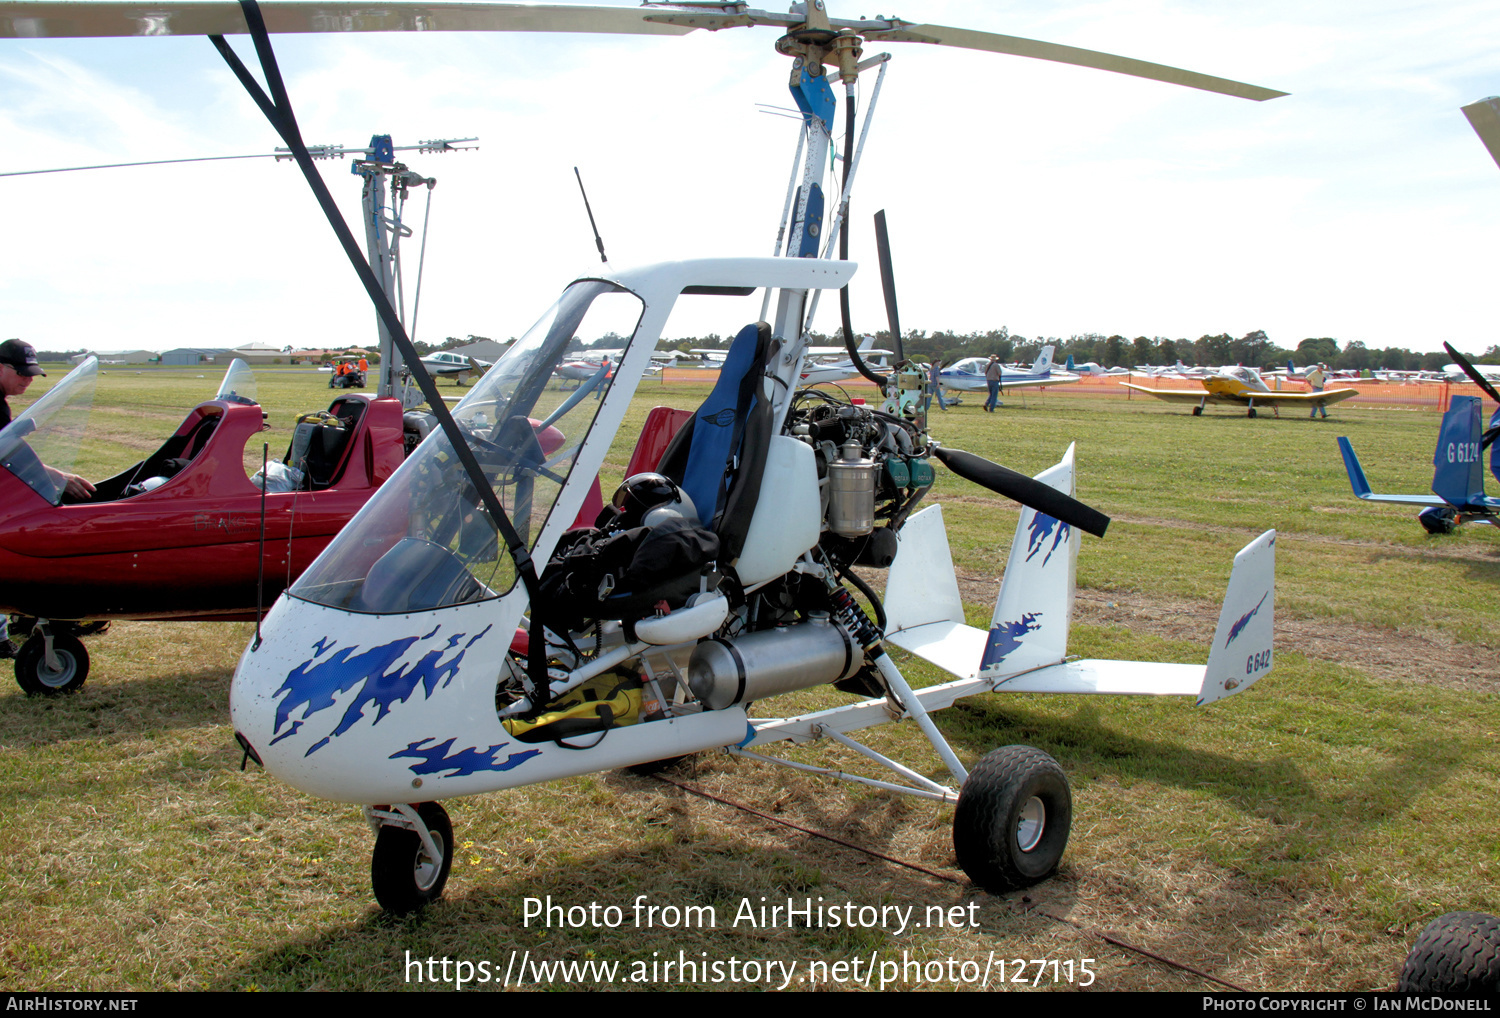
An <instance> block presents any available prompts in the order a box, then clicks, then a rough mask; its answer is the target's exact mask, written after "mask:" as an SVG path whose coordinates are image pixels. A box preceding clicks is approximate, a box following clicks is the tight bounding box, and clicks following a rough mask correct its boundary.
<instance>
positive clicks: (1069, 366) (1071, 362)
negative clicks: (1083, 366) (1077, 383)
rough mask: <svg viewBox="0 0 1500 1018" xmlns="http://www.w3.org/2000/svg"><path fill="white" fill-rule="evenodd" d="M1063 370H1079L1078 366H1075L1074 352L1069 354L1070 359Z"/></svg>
mask: <svg viewBox="0 0 1500 1018" xmlns="http://www.w3.org/2000/svg"><path fill="white" fill-rule="evenodd" d="M1063 370H1064V371H1067V372H1076V371H1077V370H1078V369H1077V368H1075V367H1074V366H1073V355H1072V354H1068V361H1067V363H1066V364H1064V365H1063Z"/></svg>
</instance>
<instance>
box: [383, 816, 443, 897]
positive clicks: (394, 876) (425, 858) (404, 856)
mask: <svg viewBox="0 0 1500 1018" xmlns="http://www.w3.org/2000/svg"><path fill="white" fill-rule="evenodd" d="M416 810H417V816H418V817H420V818H421V820H422V823H424V824H426V825H427V830H428V832H429V833H430V834H431V835H432V841H433V845H434V847H436V848H437V856H436V857H434V856H433V855H432V854H431V853H430V852H428V851H427V849H426V848H425V847H424V846H423V845H422V838H421V836H420V835H419V834H417V832H416V831H414V830H411V829H410V828H407V827H394V826H390V825H386V826H383V827H381V828H380V833H379V834H377V835H376V836H375V853H374V855H372V856H371V857H370V883H371V885H372V886H373V887H374V889H375V900H376V901H378V902H380V907H381V908H383V909H385V910H386V911H387V912H390V913H392V914H393V915H410V914H411V913H413V912H417V911H420V910H421V909H423V908H426V907H427V906H428V905H429V904H431V903H432V902H434V901H437V900H438V899H439V898H441V897H442V896H443V885H444V884H446V883H447V882H448V871H449V870H450V869H452V868H453V824H452V823H451V822H449V820H448V811H447V810H445V809H443V807H442V806H440V805H438V804H437V803H435V802H424V803H421V804H419V805H418V806H417V807H416Z"/></svg>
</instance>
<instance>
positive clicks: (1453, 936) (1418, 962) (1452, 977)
mask: <svg viewBox="0 0 1500 1018" xmlns="http://www.w3.org/2000/svg"><path fill="white" fill-rule="evenodd" d="M1397 991H1398V992H1400V993H1465V994H1475V993H1495V992H1500V919H1496V918H1495V917H1494V916H1492V915H1485V914H1484V913H1483V912H1449V913H1448V914H1447V915H1445V916H1438V917H1437V918H1436V919H1434V920H1433V921H1432V922H1430V923H1428V924H1427V928H1426V929H1425V930H1423V931H1422V935H1421V936H1419V937H1418V938H1417V942H1416V943H1415V944H1413V945H1412V946H1411V953H1410V954H1408V955H1407V956H1406V967H1405V968H1403V969H1402V970H1401V983H1400V985H1399V986H1398V987H1397Z"/></svg>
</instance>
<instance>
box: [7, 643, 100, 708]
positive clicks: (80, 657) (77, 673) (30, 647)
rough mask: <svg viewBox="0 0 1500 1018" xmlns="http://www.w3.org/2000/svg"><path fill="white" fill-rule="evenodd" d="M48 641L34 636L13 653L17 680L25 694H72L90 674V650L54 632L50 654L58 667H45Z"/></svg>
mask: <svg viewBox="0 0 1500 1018" xmlns="http://www.w3.org/2000/svg"><path fill="white" fill-rule="evenodd" d="M46 647H47V641H46V640H44V639H42V638H41V637H40V636H34V637H32V638H31V639H29V640H27V641H26V643H25V644H24V645H22V647H21V649H20V651H19V652H18V653H17V654H16V683H17V684H18V685H19V686H20V687H21V688H22V689H23V690H25V691H26V692H28V693H40V694H41V695H43V696H56V695H58V694H59V693H71V692H72V691H73V690H75V689H77V688H78V687H79V686H81V685H83V680H84V679H86V678H88V676H89V652H88V650H87V649H85V648H84V646H83V644H82V643H81V642H80V641H78V640H75V639H74V638H73V637H71V636H67V635H65V634H62V633H54V634H53V636H52V656H53V657H54V658H56V660H57V667H56V668H55V669H54V668H49V667H47V656H46Z"/></svg>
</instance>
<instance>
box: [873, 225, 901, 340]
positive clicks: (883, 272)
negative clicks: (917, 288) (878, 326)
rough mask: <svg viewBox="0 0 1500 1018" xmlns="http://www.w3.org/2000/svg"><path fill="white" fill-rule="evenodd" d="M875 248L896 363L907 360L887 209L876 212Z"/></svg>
mask: <svg viewBox="0 0 1500 1018" xmlns="http://www.w3.org/2000/svg"><path fill="white" fill-rule="evenodd" d="M875 249H876V250H877V251H878V252H879V253H880V288H881V289H882V290H884V291H885V316H886V318H887V319H889V320H890V323H891V346H892V348H893V349H894V350H895V351H896V363H897V364H900V363H901V362H902V361H904V360H906V355H905V354H904V353H902V351H901V318H900V316H899V315H898V314H897V313H896V278H895V274H894V272H893V271H892V269H891V238H890V234H888V233H886V230H885V209H881V210H880V211H879V212H877V213H875Z"/></svg>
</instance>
